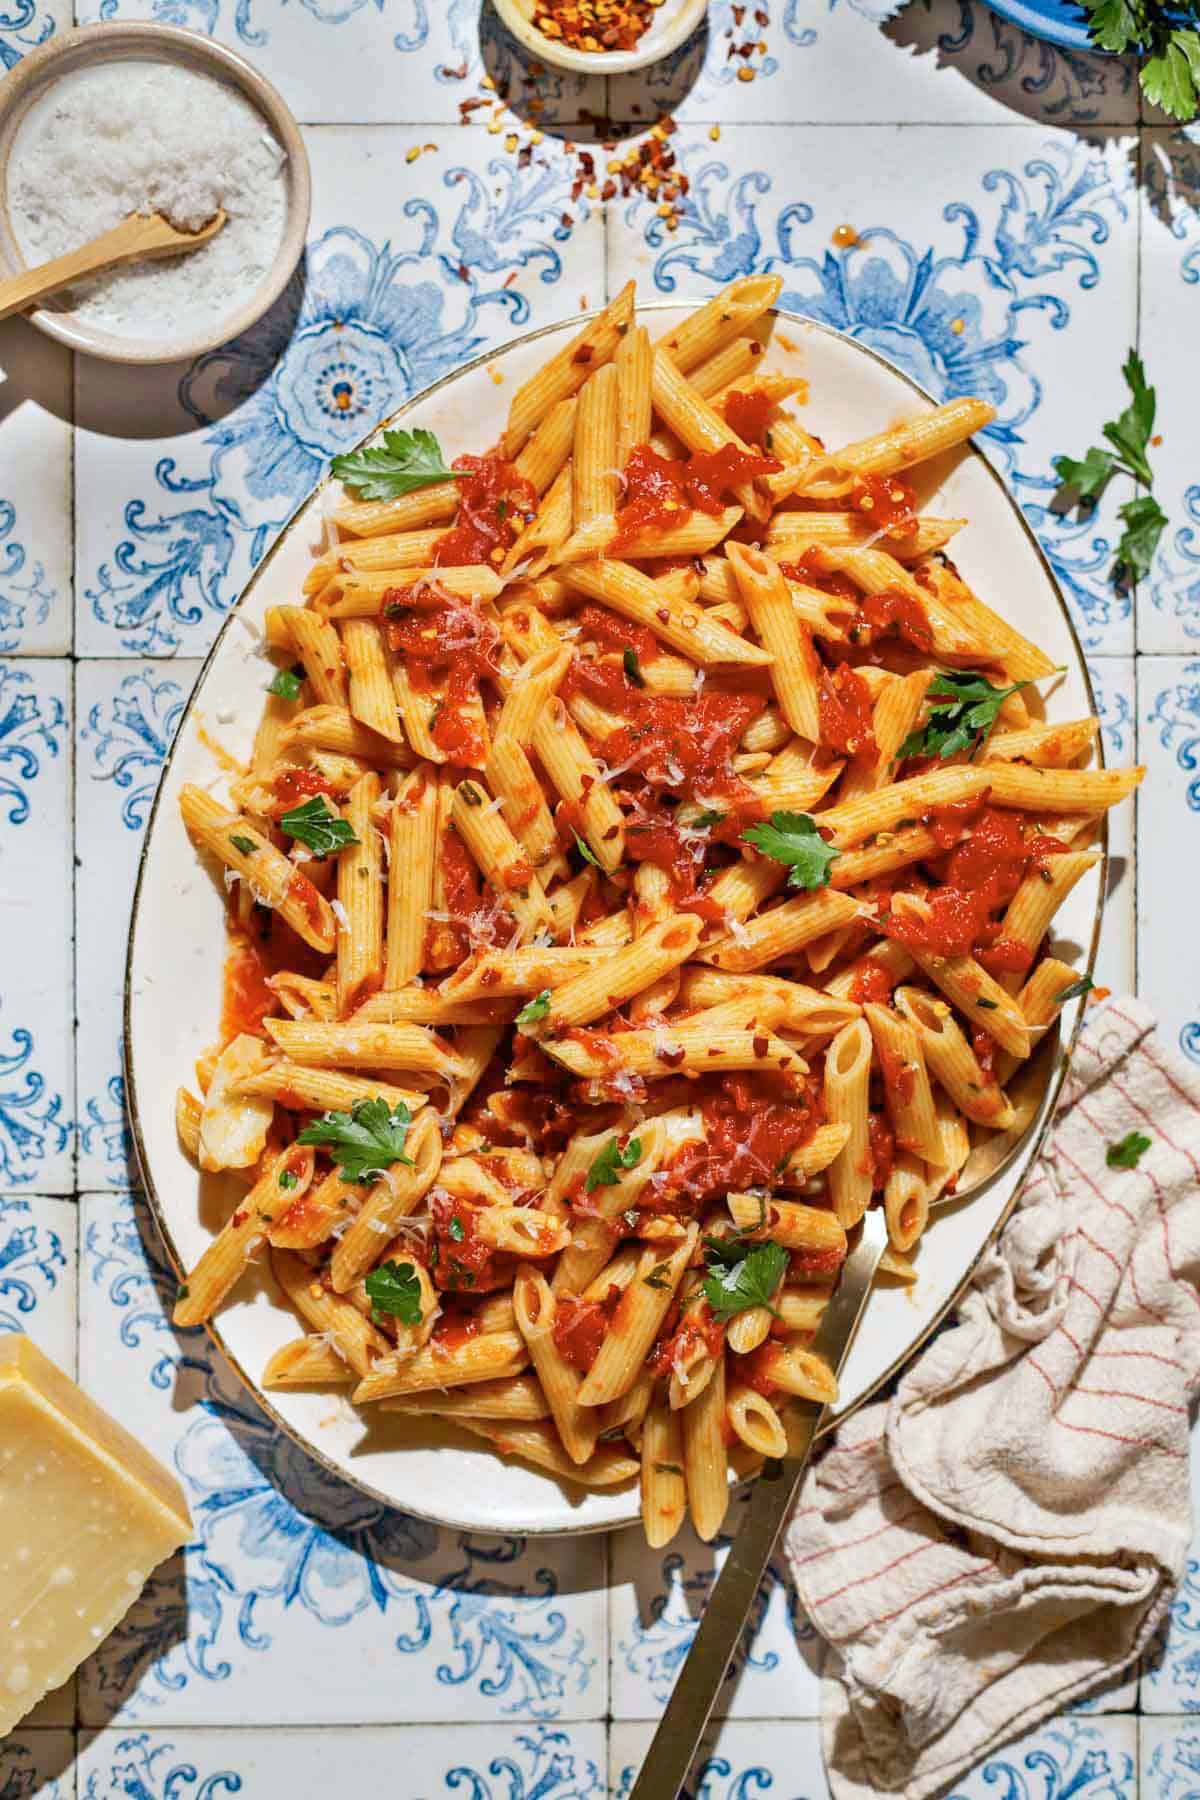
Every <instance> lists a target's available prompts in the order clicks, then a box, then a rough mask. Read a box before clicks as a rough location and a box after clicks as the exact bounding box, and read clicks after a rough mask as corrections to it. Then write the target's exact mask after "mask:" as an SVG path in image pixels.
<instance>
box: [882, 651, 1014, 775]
mask: <svg viewBox="0 0 1200 1800" xmlns="http://www.w3.org/2000/svg"><path fill="white" fill-rule="evenodd" d="M1028 686H1029V683H1028V682H1027V681H1015V682H1014V683H1013V685H1012V686H1011V687H1006V688H997V687H993V686H992V684H991V682H990V681H987V680H986V679H985V678H984V677H983V676H982V675H980V674H978V673H977V672H976V671H975V670H973V669H943V670H941V671H939V673H938V674H937V675H936V676H935V677H934V679H933V680H932V681H931V682H930V684H929V688H928V694H927V698H928V699H929V702H930V706H929V717H928V718H927V719H926V721H925V723H924V724H923V725H918V726H917V728H916V730H915V731H910V732H909V734H908V736H907V737H906V738H905V740H904V742H903V743H902V744H901V746H900V748H899V750H897V752H896V761H897V762H903V761H904V760H905V758H906V757H909V756H939V757H946V756H955V755H957V753H958V751H960V750H969V751H970V752H971V754H972V755H974V754H975V751H976V750H978V748H979V746H980V745H981V744H982V743H983V741H984V739H985V738H986V737H987V735H988V733H989V732H990V731H991V729H992V726H993V725H994V724H995V723H996V716H997V714H998V713H999V711H1000V708H1001V706H1002V705H1003V704H1004V702H1005V701H1006V700H1007V699H1008V696H1009V695H1010V694H1015V693H1017V691H1018V690H1019V689H1020V688H1023V687H1028Z"/></svg>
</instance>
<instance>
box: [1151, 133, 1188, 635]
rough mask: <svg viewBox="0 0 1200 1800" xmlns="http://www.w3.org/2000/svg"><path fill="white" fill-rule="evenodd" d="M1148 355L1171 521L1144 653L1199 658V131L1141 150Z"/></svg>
mask: <svg viewBox="0 0 1200 1800" xmlns="http://www.w3.org/2000/svg"><path fill="white" fill-rule="evenodd" d="M1142 155H1143V163H1144V168H1145V175H1144V179H1143V183H1142V250H1141V267H1142V273H1141V287H1142V295H1141V300H1142V315H1141V338H1140V341H1141V345H1142V354H1143V356H1144V357H1145V361H1146V369H1147V375H1148V378H1149V380H1150V381H1152V382H1153V383H1154V384H1155V386H1156V388H1157V391H1158V417H1157V420H1156V426H1157V431H1158V434H1159V435H1160V436H1161V439H1162V442H1161V445H1158V446H1157V447H1156V448H1154V449H1152V451H1151V465H1152V467H1153V468H1154V470H1155V474H1156V481H1155V493H1156V494H1157V496H1158V498H1159V501H1160V503H1161V504H1162V506H1163V508H1164V510H1165V511H1166V514H1167V517H1168V519H1169V521H1170V523H1169V525H1168V527H1167V529H1166V531H1165V532H1164V533H1163V536H1162V539H1161V541H1160V543H1159V549H1158V555H1157V556H1156V558H1155V561H1154V567H1153V569H1152V570H1151V572H1150V579H1149V580H1148V581H1147V582H1144V583H1142V585H1141V588H1140V589H1139V592H1138V648H1139V649H1141V650H1150V651H1188V650H1191V651H1197V650H1200V457H1198V456H1197V440H1196V414H1195V407H1194V405H1193V404H1192V397H1193V396H1194V394H1195V391H1196V386H1197V383H1198V382H1200V340H1198V339H1197V334H1196V312H1197V307H1198V306H1200V210H1198V209H1200V126H1196V125H1192V126H1189V127H1188V128H1187V129H1186V130H1180V131H1148V132H1147V133H1146V134H1145V138H1144V140H1143V151H1142Z"/></svg>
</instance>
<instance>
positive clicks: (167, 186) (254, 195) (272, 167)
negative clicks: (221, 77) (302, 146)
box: [7, 58, 287, 339]
mask: <svg viewBox="0 0 1200 1800" xmlns="http://www.w3.org/2000/svg"><path fill="white" fill-rule="evenodd" d="M286 162H287V158H286V156H285V154H284V152H283V150H282V148H281V147H280V145H279V143H278V142H277V141H276V139H275V138H274V136H273V135H272V134H271V132H270V131H269V130H268V128H267V125H266V122H265V120H264V119H263V117H262V114H261V113H260V112H259V111H258V109H257V108H256V107H255V106H253V105H252V104H251V103H250V101H249V100H247V99H246V98H244V96H243V95H241V94H240V93H237V92H236V91H235V90H234V89H233V88H231V87H228V86H227V85H226V84H225V83H224V82H221V81H217V80H214V79H213V78H212V77H211V76H209V75H201V74H199V73H197V72H196V71H195V70H193V69H187V68H183V67H179V66H177V65H176V64H173V63H165V62H150V61H145V60H142V59H133V58H131V59H129V60H128V61H125V62H106V63H102V64H100V65H99V66H97V67H93V68H84V69H80V70H78V71H77V72H75V73H74V74H71V75H67V76H64V77H63V79H62V80H61V81H59V82H57V83H55V84H54V86H53V87H51V88H50V90H49V92H48V93H47V94H46V95H45V97H44V98H43V99H42V100H40V101H38V102H37V103H36V104H35V105H33V106H32V107H30V109H29V111H28V113H27V114H26V116H25V118H24V119H23V120H22V122H21V125H20V127H19V129H18V131H17V134H16V137H15V140H14V143H13V147H12V153H11V155H10V157H9V163H8V194H7V199H8V210H9V216H10V218H11V220H12V227H13V232H14V235H15V237H16V240H17V244H18V246H19V248H20V251H21V255H22V256H23V257H24V258H25V260H26V262H27V263H30V264H33V263H41V262H48V261H49V260H50V258H51V257H55V256H62V255H63V254H65V252H67V251H68V250H74V249H77V248H78V246H79V245H80V244H84V243H87V242H88V240H89V239H90V238H94V237H97V236H99V234H100V233H101V232H103V231H109V230H111V229H112V227H113V226H114V225H119V224H120V222H121V220H122V219H126V218H128V217H129V215H130V214H131V213H151V212H161V213H163V214H164V215H165V216H166V217H167V218H168V219H170V221H171V223H172V224H173V225H175V226H177V227H179V228H180V229H181V230H185V231H195V230H197V229H198V228H199V227H200V226H201V225H203V224H205V223H206V222H207V221H208V220H209V219H211V218H212V216H213V214H214V213H215V212H216V210H217V208H218V207H224V209H225V212H226V214H227V219H226V223H225V225H224V226H223V227H222V229H221V230H220V231H219V232H218V233H217V235H216V237H215V238H214V239H213V240H212V242H211V243H209V244H206V245H204V246H203V248H202V249H199V250H191V251H187V252H185V253H184V254H183V255H182V256H170V257H163V258H161V259H154V260H151V261H148V262H141V263H134V264H131V265H129V266H128V267H125V268H118V269H112V270H109V271H108V273H106V274H104V275H96V276H93V277H91V279H89V280H88V281H84V282H78V283H76V284H75V285H74V286H73V287H72V288H70V289H67V290H66V291H65V292H64V293H63V294H62V295H60V296H59V299H58V304H59V305H60V306H62V307H64V308H66V309H69V311H70V312H71V313H72V314H73V315H74V316H75V318H77V319H78V320H80V322H81V323H85V324H88V325H93V326H96V327H98V328H99V329H101V330H104V331H108V332H112V333H113V334H114V335H116V336H118V337H137V338H145V337H149V338H151V339H153V338H154V337H159V338H163V337H171V338H178V337H183V336H186V335H188V334H189V333H191V332H194V331H198V330H206V329H208V328H210V327H211V326H213V325H214V324H219V322H220V320H221V319H222V318H225V317H227V316H228V315H229V314H230V313H232V312H234V311H235V310H237V309H238V308H239V307H241V306H242V305H243V304H244V303H245V302H246V301H247V300H249V298H250V297H251V295H252V294H253V293H254V290H255V289H256V288H257V287H258V286H259V285H260V284H261V282H262V280H263V278H264V277H265V275H266V274H267V271H268V270H269V269H270V267H271V264H272V263H273V262H274V260H275V255H276V252H277V251H278V249H279V245H280V242H281V241H282V238H283V229H284V219H285V214H286V210H287V189H286V182H285V179H284V168H285V165H286Z"/></svg>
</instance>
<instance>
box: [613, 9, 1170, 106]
mask: <svg viewBox="0 0 1200 1800" xmlns="http://www.w3.org/2000/svg"><path fill="white" fill-rule="evenodd" d="M831 67H837V68H843V69H847V70H849V69H853V71H854V75H853V80H838V81H831V80H830V78H829V76H830V69H831ZM609 109H610V112H611V115H612V117H613V118H614V119H624V120H635V121H636V120H638V119H644V118H647V117H653V116H654V114H655V113H658V112H667V113H671V114H672V115H673V116H674V117H675V118H676V119H678V120H679V122H680V123H681V124H685V125H690V124H693V123H695V122H697V121H704V122H705V123H708V122H709V121H713V120H715V121H718V122H719V123H720V124H722V125H725V124H752V123H770V124H793V125H794V124H836V125H845V124H853V125H858V124H942V125H945V124H956V125H958V124H996V123H1008V122H1009V121H1010V120H1011V117H1012V114H1013V113H1014V112H1016V113H1019V114H1021V115H1023V116H1024V117H1026V118H1032V119H1037V120H1041V121H1043V122H1045V123H1048V124H1072V125H1083V124H1098V123H1103V124H1111V125H1134V124H1136V122H1137V117H1138V96H1137V89H1136V87H1135V84H1134V80H1133V71H1132V69H1131V67H1130V66H1129V64H1128V63H1126V62H1124V61H1123V60H1115V59H1109V58H1106V57H1101V56H1088V55H1081V54H1073V53H1070V52H1065V51H1061V50H1056V49H1054V48H1053V47H1052V46H1050V45H1048V44H1039V43H1037V42H1036V41H1035V40H1034V39H1033V38H1031V37H1030V36H1029V35H1028V33H1026V32H1024V31H1021V30H1019V29H1018V28H1017V27H1016V26H1014V25H1010V24H1008V23H1007V21H1005V20H1003V19H1001V18H1000V17H999V15H998V14H996V13H993V12H991V11H990V9H989V8H988V7H986V6H985V5H983V4H982V0H913V3H912V4H910V5H907V6H903V5H901V4H899V3H898V0H758V3H757V4H754V5H746V6H743V5H741V4H739V3H738V0H711V3H710V5H709V8H708V18H707V21H706V24H705V25H704V26H703V27H702V28H701V29H700V30H698V31H697V32H696V33H695V35H694V36H693V37H692V38H691V39H690V40H689V41H688V42H687V43H686V44H685V45H683V46H682V47H681V49H679V50H678V51H676V52H675V54H674V55H673V56H671V57H668V58H667V59H666V60H665V61H664V62H662V63H661V64H658V65H656V66H655V67H654V68H651V69H648V70H645V71H643V72H642V73H640V74H637V75H626V76H614V77H613V78H612V79H611V80H610V82H609Z"/></svg>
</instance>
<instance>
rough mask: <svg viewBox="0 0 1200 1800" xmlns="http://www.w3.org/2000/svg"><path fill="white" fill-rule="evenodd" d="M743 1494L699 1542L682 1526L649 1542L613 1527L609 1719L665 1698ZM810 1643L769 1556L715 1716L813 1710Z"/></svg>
mask: <svg viewBox="0 0 1200 1800" xmlns="http://www.w3.org/2000/svg"><path fill="white" fill-rule="evenodd" d="M745 1498H746V1497H745V1495H744V1494H743V1495H741V1496H740V1497H738V1498H735V1500H734V1502H733V1504H732V1506H731V1507H730V1511H729V1516H728V1518H727V1520H726V1531H725V1532H724V1533H723V1534H722V1535H721V1537H720V1538H718V1540H717V1542H716V1544H715V1545H707V1544H703V1543H701V1542H700V1540H699V1538H697V1537H696V1535H695V1534H694V1532H692V1531H691V1530H690V1529H688V1528H686V1527H685V1529H684V1530H683V1531H682V1532H680V1534H679V1536H678V1537H677V1538H676V1540H675V1542H674V1543H673V1544H671V1545H670V1546H669V1547H668V1548H667V1549H665V1550H652V1549H651V1548H650V1547H649V1545H648V1544H647V1543H646V1542H645V1540H644V1539H643V1537H642V1534H641V1530H640V1528H634V1529H631V1530H628V1531H621V1532H614V1533H613V1537H612V1557H611V1573H610V1576H609V1612H608V1618H609V1625H608V1633H609V1656H610V1660H611V1666H612V1709H613V1717H614V1718H617V1719H653V1718H657V1717H658V1715H659V1713H660V1712H661V1711H662V1709H663V1707H664V1706H665V1705H666V1703H667V1699H668V1698H669V1696H670V1693H671V1689H672V1688H673V1687H674V1685H675V1680H676V1677H677V1676H678V1674H679V1671H680V1669H681V1668H682V1667H683V1663H684V1659H685V1658H686V1656H687V1653H688V1651H689V1649H690V1648H691V1644H692V1639H693V1638H694V1637H695V1635H696V1629H697V1627H698V1625H699V1622H700V1615H701V1613H702V1612H703V1610H704V1607H705V1604H706V1602H707V1600H708V1596H709V1594H710V1592H711V1591H712V1584H713V1581H714V1579H715V1577H716V1573H717V1571H718V1570H719V1569H720V1566H721V1564H722V1563H723V1562H724V1560H725V1555H726V1552H727V1549H728V1545H729V1541H730V1538H731V1536H732V1535H733V1533H734V1532H735V1531H736V1529H737V1523H738V1520H739V1518H740V1516H741V1510H742V1508H743V1507H744V1505H745ZM819 1650H820V1639H819V1638H818V1637H817V1634H816V1632H815V1631H814V1630H813V1627H812V1626H811V1625H810V1624H809V1623H808V1620H807V1619H806V1618H805V1617H804V1615H803V1614H802V1613H801V1611H800V1608H799V1602H798V1600H797V1598H796V1593H795V1590H794V1588H793V1587H792V1585H791V1583H790V1582H789V1581H788V1579H787V1577H786V1575H785V1573H784V1571H783V1566H782V1563H781V1562H780V1561H778V1560H776V1561H773V1562H772V1564H771V1567H770V1570H769V1571H768V1573H767V1576H766V1578H765V1580H764V1581H763V1584H762V1587H761V1588H760V1589H759V1593H758V1598H757V1600H756V1601H755V1605H754V1608H753V1611H752V1613H751V1621H750V1630H749V1635H748V1638H747V1639H745V1640H743V1643H742V1645H741V1647H740V1649H739V1652H738V1656H737V1657H736V1658H735V1661H734V1663H733V1667H732V1673H731V1675H730V1676H729V1677H728V1678H727V1680H726V1682H725V1685H724V1687H723V1689H722V1691H721V1694H720V1696H719V1698H718V1700H717V1708H716V1710H717V1714H718V1716H719V1717H724V1716H729V1717H732V1718H735V1719H739V1718H741V1719H744V1718H756V1719H768V1718H781V1717H782V1718H807V1719H815V1718H816V1716H817V1713H818V1711H819V1682H818V1674H817V1671H818V1666H819V1665H818V1654H819Z"/></svg>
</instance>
